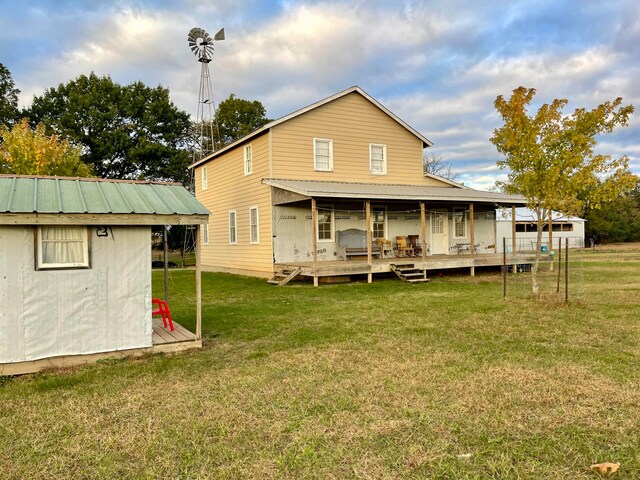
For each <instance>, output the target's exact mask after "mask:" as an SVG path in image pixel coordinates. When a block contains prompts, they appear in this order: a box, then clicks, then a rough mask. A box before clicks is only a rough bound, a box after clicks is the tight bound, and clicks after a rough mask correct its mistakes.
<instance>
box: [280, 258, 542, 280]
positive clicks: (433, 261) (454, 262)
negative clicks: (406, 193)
mask: <svg viewBox="0 0 640 480" xmlns="http://www.w3.org/2000/svg"><path fill="white" fill-rule="evenodd" d="M534 259H535V254H534V253H516V254H515V255H514V254H511V253H508V254H507V265H524V264H530V263H533V262H534ZM542 260H543V261H544V257H543V259H542ZM502 263H503V257H502V253H488V254H476V255H474V257H473V258H472V257H471V255H429V256H427V257H426V259H425V260H422V258H421V257H395V258H382V259H377V258H376V259H373V260H372V262H371V265H369V264H368V263H367V258H366V257H364V258H362V257H359V258H350V259H349V260H327V261H318V264H317V268H316V269H315V271H314V268H313V262H291V263H276V264H275V265H274V268H275V269H276V270H281V269H286V270H291V269H294V268H297V267H300V268H301V269H302V271H301V272H300V275H302V276H307V277H314V276H315V277H331V276H342V275H366V274H370V273H371V274H376V273H388V272H391V271H392V269H391V265H399V266H401V265H413V266H415V267H416V268H420V269H424V270H427V271H434V270H447V269H454V268H469V269H471V268H474V269H475V268H478V267H496V266H501V265H502Z"/></svg>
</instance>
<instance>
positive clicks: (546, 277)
mask: <svg viewBox="0 0 640 480" xmlns="http://www.w3.org/2000/svg"><path fill="white" fill-rule="evenodd" d="M517 240H519V243H518V245H519V246H520V248H517V249H516V254H515V255H514V254H512V253H511V249H509V248H507V249H506V252H505V254H504V259H505V263H506V264H507V265H506V267H505V266H503V269H502V286H503V290H502V295H503V297H504V298H508V299H517V298H530V297H533V296H535V294H534V290H533V276H534V272H532V270H533V268H534V265H535V262H534V259H535V254H536V248H535V242H534V243H533V247H532V248H531V247H530V248H526V247H525V243H526V242H527V241H528V240H526V239H517ZM510 241H511V239H505V244H506V245H507V247H508V245H509V242H510ZM552 244H553V245H552V246H551V247H550V246H549V245H550V244H549V242H544V243H543V244H542V245H541V247H540V262H539V264H538V271H537V274H536V275H535V277H536V283H537V286H538V295H539V296H540V297H541V298H543V299H547V300H549V301H550V302H554V303H568V302H572V301H573V302H575V301H584V300H585V299H586V288H585V278H584V254H585V251H584V248H583V247H584V241H583V240H582V239H580V238H579V237H562V238H556V239H553V241H552Z"/></svg>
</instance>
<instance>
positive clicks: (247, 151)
mask: <svg viewBox="0 0 640 480" xmlns="http://www.w3.org/2000/svg"><path fill="white" fill-rule="evenodd" d="M252 156H253V153H252V149H251V144H249V145H247V146H245V147H244V174H245V175H249V174H251V172H252V169H253V166H252Z"/></svg>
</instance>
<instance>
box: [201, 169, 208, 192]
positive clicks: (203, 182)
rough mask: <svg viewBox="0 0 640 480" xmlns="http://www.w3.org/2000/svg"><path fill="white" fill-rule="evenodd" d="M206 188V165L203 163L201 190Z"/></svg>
mask: <svg viewBox="0 0 640 480" xmlns="http://www.w3.org/2000/svg"><path fill="white" fill-rule="evenodd" d="M207 188H208V185H207V167H206V165H205V166H204V167H202V190H206V189H207Z"/></svg>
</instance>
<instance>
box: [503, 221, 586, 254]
mask: <svg viewBox="0 0 640 480" xmlns="http://www.w3.org/2000/svg"><path fill="white" fill-rule="evenodd" d="M516 218H517V217H516ZM570 223H572V224H573V231H572V232H552V238H553V249H552V250H554V249H557V248H558V239H559V238H563V239H564V238H568V239H569V247H570V248H581V247H584V221H582V220H577V221H574V222H570ZM496 225H497V228H496V231H497V242H498V252H502V238H503V237H504V238H506V239H507V245H511V238H512V237H513V234H512V231H511V220H510V219H509V220H498V222H497V223H496ZM537 239H538V233H537V232H517V233H516V243H517V246H516V250H517V251H528V250H535V242H536V241H537ZM548 243H549V232H542V244H543V245H547V244H548ZM562 245H563V246H564V240H563V241H562ZM507 251H509V249H507Z"/></svg>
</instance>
